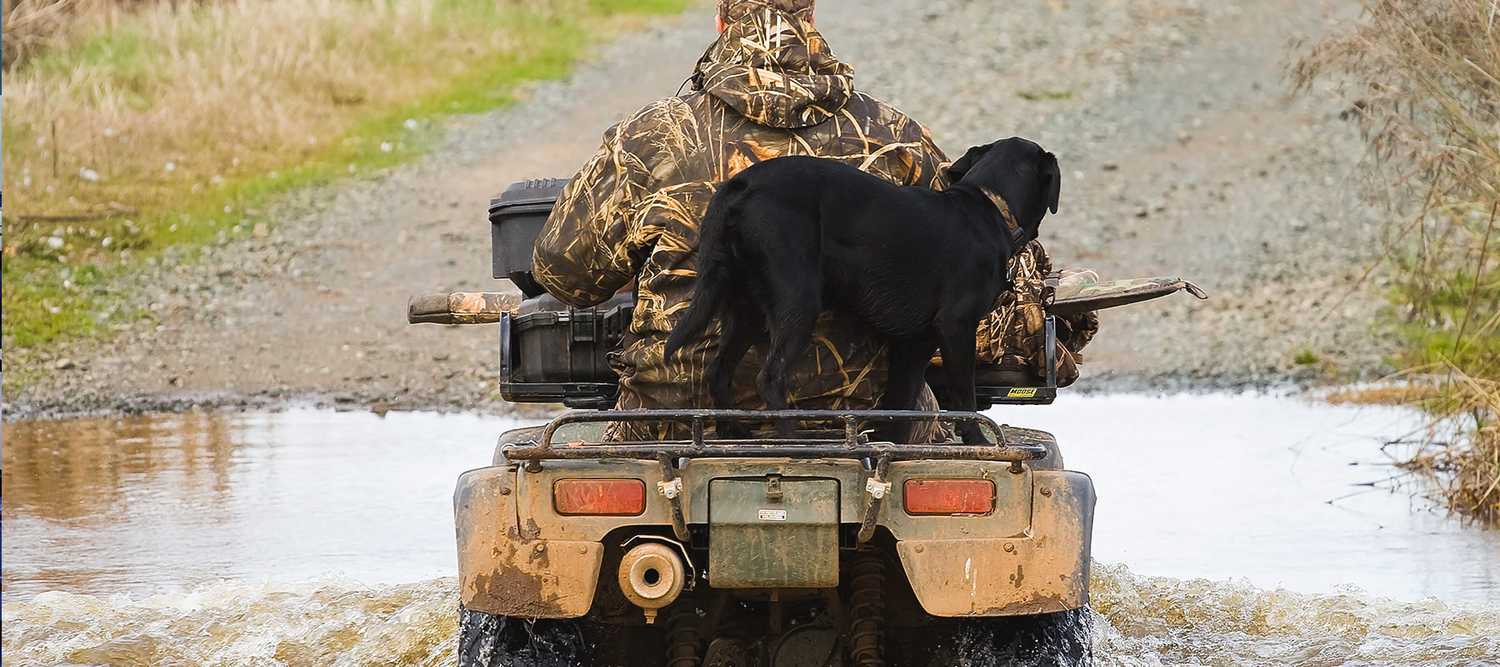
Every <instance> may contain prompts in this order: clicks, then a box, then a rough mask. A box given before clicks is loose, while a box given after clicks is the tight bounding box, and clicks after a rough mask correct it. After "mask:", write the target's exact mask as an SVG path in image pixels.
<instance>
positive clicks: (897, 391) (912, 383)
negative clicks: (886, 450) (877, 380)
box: [879, 338, 936, 442]
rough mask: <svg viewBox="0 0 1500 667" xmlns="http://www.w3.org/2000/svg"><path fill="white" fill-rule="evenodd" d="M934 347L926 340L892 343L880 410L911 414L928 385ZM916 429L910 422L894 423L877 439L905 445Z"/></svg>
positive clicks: (880, 433)
mask: <svg viewBox="0 0 1500 667" xmlns="http://www.w3.org/2000/svg"><path fill="white" fill-rule="evenodd" d="M935 347H936V346H935V345H933V344H932V342H931V341H930V340H928V339H926V338H921V339H915V340H897V341H891V345H890V349H889V350H888V351H887V352H886V355H887V369H888V372H887V373H886V385H885V396H882V397H881V399H880V409H882V410H912V409H915V408H916V407H917V397H918V396H920V395H921V394H922V387H923V386H924V385H926V384H927V365H928V364H929V363H931V362H932V350H933V348H935ZM915 428H916V424H915V423H913V422H893V423H892V424H891V425H890V426H889V427H886V428H882V429H879V435H880V437H882V438H884V439H886V440H889V441H891V442H906V441H908V440H910V439H911V433H912V431H913V430H914V429H915Z"/></svg>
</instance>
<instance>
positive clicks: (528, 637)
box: [458, 605, 590, 667]
mask: <svg viewBox="0 0 1500 667" xmlns="http://www.w3.org/2000/svg"><path fill="white" fill-rule="evenodd" d="M589 662H590V661H589V659H588V650H587V646H586V645H585V643H584V641H583V633H582V632H581V631H580V629H579V627H578V623H577V622H576V621H569V620H553V619H537V620H528V619H522V618H511V617H509V616H496V615H494V614H486V613H484V612H482V611H471V610H469V609H465V608H464V607H463V606H462V605H460V606H459V608H458V664H459V667H574V666H575V665H584V664H588V663H589Z"/></svg>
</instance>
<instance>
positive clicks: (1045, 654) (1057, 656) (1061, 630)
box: [919, 607, 1093, 667]
mask: <svg viewBox="0 0 1500 667" xmlns="http://www.w3.org/2000/svg"><path fill="white" fill-rule="evenodd" d="M1091 613H1092V612H1090V611H1089V609H1088V608H1087V607H1085V608H1082V609H1074V610H1072V611H1064V612H1058V613H1054V614H1037V615H1034V616H1013V617H1007V618H974V619H966V620H963V621H959V622H958V623H956V624H955V626H954V627H953V628H952V629H951V631H949V632H946V633H943V634H944V635H945V637H944V639H943V640H941V641H940V643H939V645H938V646H936V647H933V649H934V650H932V652H931V653H930V654H929V655H931V656H932V658H931V661H930V662H928V663H926V664H927V665H928V666H929V667H940V666H947V665H970V666H972V667H1000V666H1001V665H1007V666H1008V665H1025V666H1027V667H1086V666H1087V665H1090V664H1092V663H1093V651H1092V647H1091V644H1090V634H1091V632H1092V629H1093V621H1092V617H1091V616H1090V614H1091ZM919 664H920V663H919Z"/></svg>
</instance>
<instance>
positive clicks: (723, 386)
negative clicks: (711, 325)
mask: <svg viewBox="0 0 1500 667" xmlns="http://www.w3.org/2000/svg"><path fill="white" fill-rule="evenodd" d="M764 321H765V318H764V316H762V315H761V313H760V309H759V308H756V307H755V306H754V304H752V303H750V302H748V301H745V300H744V299H743V298H740V295H737V294H736V295H731V301H730V303H729V304H728V307H727V308H725V309H724V315H723V331H722V334H721V336H720V338H719V353H718V354H716V355H714V358H713V361H710V362H709V363H708V369H707V373H706V375H707V376H708V383H709V384H708V394H709V396H710V397H712V398H713V402H714V407H715V408H719V409H721V410H722V409H727V408H730V407H733V406H734V386H733V385H734V371H735V369H737V368H739V367H740V362H741V361H743V360H744V358H745V353H746V352H748V351H749V350H750V346H752V345H754V344H755V341H757V340H760V339H763V338H764V337H765V328H764V327H763V326H761V323H762V322H764ZM715 427H716V428H717V429H718V433H719V437H720V438H748V437H750V433H749V429H747V428H746V427H745V425H744V424H732V423H729V422H727V421H719V422H718V423H717V424H716V425H715Z"/></svg>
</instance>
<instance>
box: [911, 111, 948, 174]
mask: <svg viewBox="0 0 1500 667" xmlns="http://www.w3.org/2000/svg"><path fill="white" fill-rule="evenodd" d="M906 129H907V130H908V131H909V132H910V131H912V130H913V129H915V133H914V136H911V137H909V138H904V139H903V141H910V142H912V143H915V144H917V145H918V146H919V148H918V149H917V155H916V159H915V160H914V164H913V165H912V173H911V176H910V177H909V178H908V179H907V180H906V183H907V184H908V185H922V186H926V187H929V188H932V189H933V190H946V189H948V172H947V166H948V165H949V164H950V162H949V160H948V156H946V155H944V154H943V149H941V148H938V146H937V144H936V143H935V142H933V140H932V134H931V133H930V132H928V131H927V128H925V127H923V126H922V124H921V123H918V122H916V121H912V122H911V123H909V124H908V125H907V127H906Z"/></svg>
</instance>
